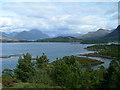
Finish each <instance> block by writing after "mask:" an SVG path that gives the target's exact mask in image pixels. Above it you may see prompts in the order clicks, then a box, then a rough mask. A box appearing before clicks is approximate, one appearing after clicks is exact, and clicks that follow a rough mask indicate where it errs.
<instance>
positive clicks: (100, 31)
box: [80, 28, 111, 39]
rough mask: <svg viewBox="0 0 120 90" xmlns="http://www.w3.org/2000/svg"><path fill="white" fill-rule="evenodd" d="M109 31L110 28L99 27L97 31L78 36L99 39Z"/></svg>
mask: <svg viewBox="0 0 120 90" xmlns="http://www.w3.org/2000/svg"><path fill="white" fill-rule="evenodd" d="M109 33H111V31H110V30H106V29H102V28H100V29H98V30H97V31H94V32H88V33H87V34H85V35H83V36H81V37H80V38H81V39H99V38H102V37H104V36H106V35H107V34H109Z"/></svg>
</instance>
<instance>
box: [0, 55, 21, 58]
mask: <svg viewBox="0 0 120 90" xmlns="http://www.w3.org/2000/svg"><path fill="white" fill-rule="evenodd" d="M17 56H23V54H14V55H9V56H0V58H11V57H17Z"/></svg>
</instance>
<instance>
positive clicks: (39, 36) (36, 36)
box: [13, 29, 49, 40]
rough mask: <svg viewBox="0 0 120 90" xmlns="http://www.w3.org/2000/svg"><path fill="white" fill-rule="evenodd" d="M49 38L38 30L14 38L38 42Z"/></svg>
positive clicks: (24, 32)
mask: <svg viewBox="0 0 120 90" xmlns="http://www.w3.org/2000/svg"><path fill="white" fill-rule="evenodd" d="M48 37H49V36H48V35H47V34H45V33H43V32H41V31H40V30H38V29H31V30H30V31H22V32H19V33H17V34H16V35H15V36H13V38H14V39H18V40H20V39H24V40H37V39H43V38H48Z"/></svg>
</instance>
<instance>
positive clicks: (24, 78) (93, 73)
mask: <svg viewBox="0 0 120 90" xmlns="http://www.w3.org/2000/svg"><path fill="white" fill-rule="evenodd" d="M119 47H120V45H115V44H111V45H94V46H90V47H87V49H89V50H98V51H99V52H98V54H104V55H107V56H111V57H114V59H113V60H112V61H111V63H110V65H109V68H107V69H105V67H104V66H102V65H101V66H99V69H97V70H94V69H92V68H91V67H92V65H91V64H88V63H91V62H95V60H91V62H90V61H89V60H86V58H79V59H77V58H76V56H65V57H63V58H56V61H54V62H52V63H50V60H49V59H48V58H47V56H46V55H45V54H44V53H43V55H41V56H40V57H38V56H37V57H36V60H32V56H31V55H30V54H29V53H27V54H24V55H23V57H19V60H18V64H17V66H16V68H15V69H13V70H11V69H4V70H3V72H2V84H3V90H4V89H6V88H7V89H8V88H64V89H66V88H67V89H73V88H82V89H88V90H89V89H91V88H95V89H98V88H119V86H120V83H119V82H120V58H119V56H118V50H119ZM80 59H85V60H86V62H88V63H87V65H86V66H85V68H83V67H84V65H83V64H86V62H82V60H80Z"/></svg>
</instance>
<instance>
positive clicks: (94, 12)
mask: <svg viewBox="0 0 120 90" xmlns="http://www.w3.org/2000/svg"><path fill="white" fill-rule="evenodd" d="M3 1H4V3H1V4H0V31H4V32H13V31H17V32H19V31H23V30H27V31H28V30H30V29H34V28H37V29H39V30H41V31H42V32H44V33H47V34H49V35H51V36H54V35H56V34H75V33H81V34H83V33H87V32H89V31H96V30H97V29H99V28H103V29H110V30H111V29H114V28H116V27H117V25H118V3H117V2H34V0H31V1H33V2H7V0H3ZM1 2H2V1H1Z"/></svg>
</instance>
